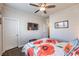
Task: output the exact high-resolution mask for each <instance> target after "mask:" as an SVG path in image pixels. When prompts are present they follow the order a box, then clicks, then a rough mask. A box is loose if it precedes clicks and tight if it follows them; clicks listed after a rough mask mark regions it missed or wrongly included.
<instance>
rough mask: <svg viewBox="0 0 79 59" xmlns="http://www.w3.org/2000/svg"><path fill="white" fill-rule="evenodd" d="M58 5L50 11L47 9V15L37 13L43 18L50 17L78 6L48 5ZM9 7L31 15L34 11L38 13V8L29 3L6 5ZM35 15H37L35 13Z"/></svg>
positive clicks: (64, 4)
mask: <svg viewBox="0 0 79 59" xmlns="http://www.w3.org/2000/svg"><path fill="white" fill-rule="evenodd" d="M53 4H54V5H56V7H55V8H50V9H46V11H47V14H44V13H43V12H41V11H40V12H38V13H36V15H38V16H43V17H48V16H49V15H51V14H53V13H55V12H58V11H61V10H64V9H66V8H69V7H71V6H74V5H76V3H50V4H49V3H48V5H53ZM6 5H7V6H9V7H12V8H16V9H17V10H21V11H25V12H29V13H33V12H34V11H36V10H37V9H38V8H37V7H34V6H30V5H29V3H6ZM33 14H35V13H33Z"/></svg>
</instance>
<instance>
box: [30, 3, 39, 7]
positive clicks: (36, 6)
mask: <svg viewBox="0 0 79 59" xmlns="http://www.w3.org/2000/svg"><path fill="white" fill-rule="evenodd" d="M29 5H31V6H35V7H39V5H36V4H32V3H30V4H29Z"/></svg>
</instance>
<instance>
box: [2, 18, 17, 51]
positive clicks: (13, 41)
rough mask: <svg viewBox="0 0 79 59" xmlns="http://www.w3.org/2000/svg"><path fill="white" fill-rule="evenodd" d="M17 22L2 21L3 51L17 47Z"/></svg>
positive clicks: (8, 19)
mask: <svg viewBox="0 0 79 59" xmlns="http://www.w3.org/2000/svg"><path fill="white" fill-rule="evenodd" d="M17 34H18V21H16V20H15V19H10V18H4V20H3V49H4V50H9V49H12V48H15V47H17V44H18V43H17Z"/></svg>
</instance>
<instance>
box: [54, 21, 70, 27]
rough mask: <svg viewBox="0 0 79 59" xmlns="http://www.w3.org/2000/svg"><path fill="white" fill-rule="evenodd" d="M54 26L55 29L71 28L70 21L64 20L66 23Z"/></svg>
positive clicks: (58, 23) (62, 22)
mask: <svg viewBox="0 0 79 59" xmlns="http://www.w3.org/2000/svg"><path fill="white" fill-rule="evenodd" d="M54 26H55V28H69V21H68V20H64V21H59V22H55V24H54Z"/></svg>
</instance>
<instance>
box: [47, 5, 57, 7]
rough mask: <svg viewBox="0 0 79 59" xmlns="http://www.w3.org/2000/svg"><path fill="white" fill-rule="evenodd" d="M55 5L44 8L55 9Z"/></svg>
mask: <svg viewBox="0 0 79 59" xmlns="http://www.w3.org/2000/svg"><path fill="white" fill-rule="evenodd" d="M55 7H56V5H49V6H46V8H55Z"/></svg>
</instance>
